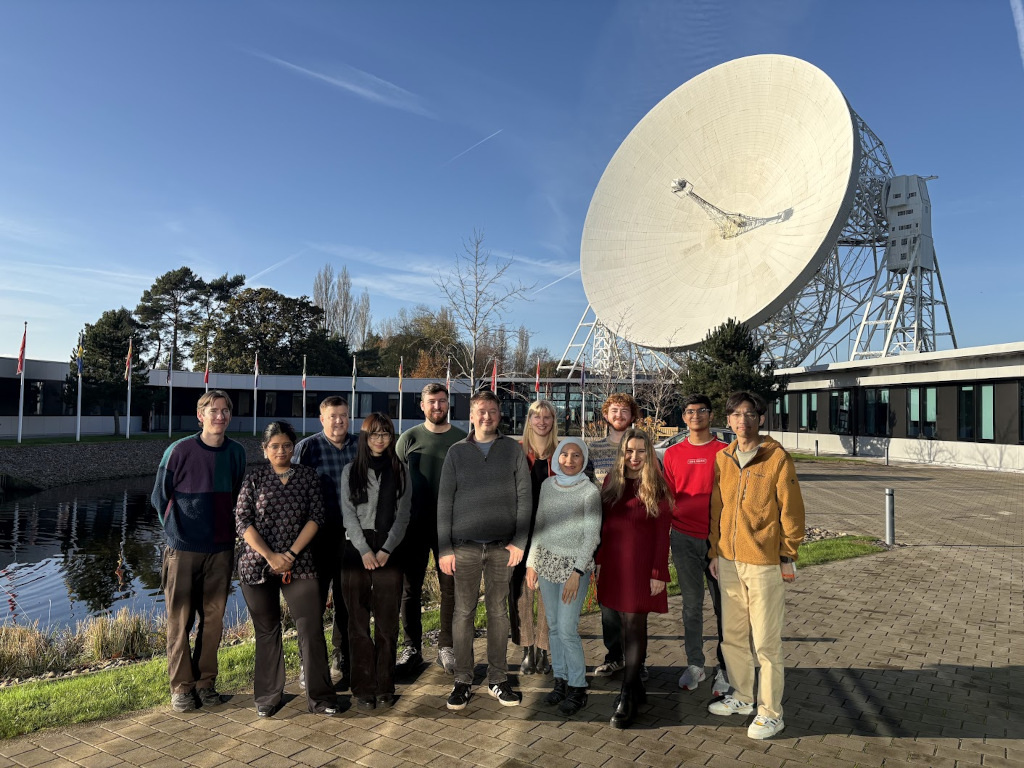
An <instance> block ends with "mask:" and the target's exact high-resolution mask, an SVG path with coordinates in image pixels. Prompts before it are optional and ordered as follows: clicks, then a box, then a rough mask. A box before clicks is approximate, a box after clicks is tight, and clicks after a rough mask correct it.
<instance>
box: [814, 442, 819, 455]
mask: <svg viewBox="0 0 1024 768" xmlns="http://www.w3.org/2000/svg"><path fill="white" fill-rule="evenodd" d="M814 455H815V456H817V455H818V441H817V440H815V441H814Z"/></svg>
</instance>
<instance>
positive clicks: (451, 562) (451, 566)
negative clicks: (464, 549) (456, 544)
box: [437, 555, 455, 576]
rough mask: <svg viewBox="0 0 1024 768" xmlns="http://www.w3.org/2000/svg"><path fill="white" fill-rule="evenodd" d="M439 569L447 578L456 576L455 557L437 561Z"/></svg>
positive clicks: (449, 556)
mask: <svg viewBox="0 0 1024 768" xmlns="http://www.w3.org/2000/svg"><path fill="white" fill-rule="evenodd" d="M437 567H438V568H440V569H441V573H443V574H444V575H445V576H454V575H455V555H445V556H444V557H442V558H441V559H440V560H438V561H437Z"/></svg>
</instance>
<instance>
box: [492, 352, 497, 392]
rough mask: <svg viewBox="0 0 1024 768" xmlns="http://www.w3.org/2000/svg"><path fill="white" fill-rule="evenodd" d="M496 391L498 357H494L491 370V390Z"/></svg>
mask: <svg viewBox="0 0 1024 768" xmlns="http://www.w3.org/2000/svg"><path fill="white" fill-rule="evenodd" d="M497 391H498V358H494V370H493V371H491V392H497Z"/></svg>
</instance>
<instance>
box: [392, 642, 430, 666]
mask: <svg viewBox="0 0 1024 768" xmlns="http://www.w3.org/2000/svg"><path fill="white" fill-rule="evenodd" d="M422 663H423V655H422V654H421V653H420V651H419V649H418V648H414V647H413V646H411V645H407V646H405V648H403V649H402V652H401V653H400V654H398V661H397V662H396V663H395V671H396V672H399V673H401V672H403V671H411V670H413V669H414V668H416V667H418V666H419V665H420V664H422Z"/></svg>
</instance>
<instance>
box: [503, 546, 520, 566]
mask: <svg viewBox="0 0 1024 768" xmlns="http://www.w3.org/2000/svg"><path fill="white" fill-rule="evenodd" d="M505 549H507V550H508V567H509V568H515V567H516V566H517V565H519V564H520V563H521V562H523V550H521V549H520V548H519V547H516V546H514V545H512V544H509V545H508V546H507V547H505Z"/></svg>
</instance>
